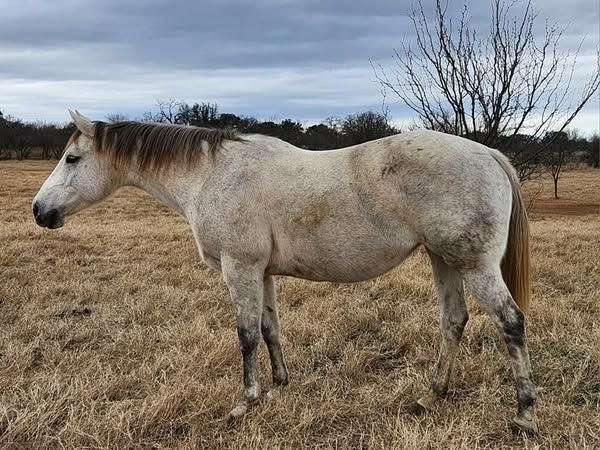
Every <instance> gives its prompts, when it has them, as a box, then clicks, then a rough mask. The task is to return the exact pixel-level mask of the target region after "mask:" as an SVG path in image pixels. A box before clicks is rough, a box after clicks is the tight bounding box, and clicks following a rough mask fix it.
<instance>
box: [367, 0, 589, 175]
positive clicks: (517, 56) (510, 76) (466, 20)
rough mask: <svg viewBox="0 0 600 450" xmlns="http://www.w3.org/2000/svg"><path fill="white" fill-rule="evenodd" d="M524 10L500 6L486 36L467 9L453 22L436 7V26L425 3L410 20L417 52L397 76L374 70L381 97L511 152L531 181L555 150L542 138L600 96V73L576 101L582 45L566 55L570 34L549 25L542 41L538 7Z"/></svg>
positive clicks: (398, 60)
mask: <svg viewBox="0 0 600 450" xmlns="http://www.w3.org/2000/svg"><path fill="white" fill-rule="evenodd" d="M518 9H519V8H518V6H517V3H516V2H515V1H511V0H493V1H492V12H491V21H490V29H489V31H488V32H487V33H486V34H481V33H480V32H479V31H478V30H477V29H476V27H474V26H472V24H471V21H470V15H469V12H468V8H467V6H465V7H464V9H463V10H462V14H460V15H459V16H458V18H456V19H454V20H453V18H452V17H450V15H449V14H448V3H447V2H445V1H443V0H436V4H435V15H434V17H433V20H431V19H430V18H428V17H427V15H426V12H425V8H424V7H423V4H422V3H421V1H418V3H416V5H415V7H414V8H413V10H412V12H411V14H410V19H411V21H412V25H413V28H414V32H415V43H414V45H412V46H411V45H410V44H403V45H402V47H401V49H400V50H395V66H394V68H393V69H391V70H386V69H384V68H383V67H382V66H375V65H373V69H374V71H375V75H376V77H377V80H378V81H379V83H380V85H381V87H382V90H383V91H384V92H387V91H391V92H393V93H394V94H395V95H396V96H397V97H398V98H399V99H400V100H401V102H403V103H404V104H405V105H406V106H408V107H409V108H410V109H412V110H413V111H414V112H415V113H416V114H417V115H418V117H419V119H420V120H421V121H422V123H423V125H424V126H425V127H427V128H430V129H435V130H439V131H443V132H446V133H452V134H457V135H460V136H465V137H468V138H470V139H473V140H475V141H478V142H481V143H483V144H485V145H488V146H491V147H495V148H498V149H500V150H502V151H504V152H505V153H507V154H508V155H509V156H510V157H511V158H512V160H513V164H514V165H515V167H516V168H517V170H518V172H519V176H520V178H521V179H522V180H524V179H527V178H529V177H530V176H531V175H532V174H533V173H534V172H535V171H536V170H537V167H538V163H539V162H540V156H541V155H542V153H543V152H544V150H545V149H547V148H548V146H549V145H551V142H548V141H546V140H544V142H543V144H542V145H540V142H541V141H542V140H543V139H542V138H543V137H544V136H545V135H546V133H547V132H549V131H558V132H560V131H563V130H564V129H565V128H566V127H567V126H568V125H569V124H570V123H571V121H572V120H573V119H574V118H575V116H576V115H577V114H578V113H579V111H581V109H582V108H583V106H584V105H585V104H586V103H587V102H588V100H589V99H590V98H591V97H592V96H593V95H594V93H595V92H596V91H597V90H598V87H599V85H600V72H599V71H598V69H597V68H595V70H594V72H593V73H592V74H591V76H590V78H589V79H588V80H587V82H586V83H585V85H584V86H583V88H582V89H581V91H580V94H579V95H574V94H573V93H572V91H573V89H574V84H575V83H574V70H575V68H576V62H577V57H578V55H579V53H580V49H581V44H580V46H579V47H578V48H577V49H575V50H573V51H561V50H560V48H559V47H560V46H559V44H560V41H561V38H562V36H563V33H564V28H561V27H559V26H558V25H557V24H556V23H553V22H550V21H549V20H546V21H545V28H544V33H543V36H542V37H541V39H538V38H537V37H536V32H535V24H536V20H537V19H538V16H537V14H536V13H534V12H533V11H532V8H531V2H530V1H528V2H526V3H525V4H524V7H523V9H522V10H521V11H518Z"/></svg>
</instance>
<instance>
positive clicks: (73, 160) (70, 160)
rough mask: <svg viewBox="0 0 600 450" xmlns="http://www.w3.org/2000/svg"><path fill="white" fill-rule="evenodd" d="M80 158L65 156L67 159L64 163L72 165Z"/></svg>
mask: <svg viewBox="0 0 600 450" xmlns="http://www.w3.org/2000/svg"><path fill="white" fill-rule="evenodd" d="M80 158H81V156H75V155H67V159H66V160H65V161H66V162H67V164H73V163H76V162H77V161H79V159H80Z"/></svg>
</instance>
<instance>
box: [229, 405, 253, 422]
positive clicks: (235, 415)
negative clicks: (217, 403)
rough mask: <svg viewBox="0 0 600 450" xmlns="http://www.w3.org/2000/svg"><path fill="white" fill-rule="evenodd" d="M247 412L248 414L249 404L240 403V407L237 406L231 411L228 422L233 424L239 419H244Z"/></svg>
mask: <svg viewBox="0 0 600 450" xmlns="http://www.w3.org/2000/svg"><path fill="white" fill-rule="evenodd" d="M247 412H248V404H246V403H240V404H239V405H237V406H236V407H235V408H233V409H232V410H231V411H230V413H229V415H228V416H227V421H228V422H229V423H233V422H235V421H236V420H237V419H239V418H240V417H242V416H243V415H244V414H246V413H247Z"/></svg>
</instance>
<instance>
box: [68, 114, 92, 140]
mask: <svg viewBox="0 0 600 450" xmlns="http://www.w3.org/2000/svg"><path fill="white" fill-rule="evenodd" d="M69 114H70V115H71V119H73V123H74V124H75V126H76V127H77V128H78V129H79V131H81V132H82V133H83V134H85V135H86V136H88V137H94V122H92V121H91V120H90V119H88V118H87V117H85V116H84V115H82V114H81V113H80V112H79V111H77V110H75V111H71V110H69Z"/></svg>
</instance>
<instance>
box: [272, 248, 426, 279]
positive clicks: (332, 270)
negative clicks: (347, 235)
mask: <svg viewBox="0 0 600 450" xmlns="http://www.w3.org/2000/svg"><path fill="white" fill-rule="evenodd" d="M417 246H418V243H417V242H407V243H404V244H403V245H393V246H391V245H386V243H383V242H382V243H379V245H374V244H373V243H369V242H364V241H363V242H357V241H354V242H347V243H341V244H339V245H331V246H327V245H323V244H322V243H321V244H319V245H306V246H305V247H303V248H301V249H296V251H294V252H293V253H292V254H290V255H288V257H287V258H284V259H280V260H279V261H278V262H276V264H274V265H273V266H272V267H271V268H270V269H269V272H270V273H272V274H274V275H288V276H293V277H297V278H304V279H307V280H314V281H332V282H354V281H364V280H368V279H371V278H375V277H377V276H379V275H382V274H384V273H385V272H387V271H389V270H391V269H393V268H394V267H396V266H397V265H398V264H400V263H401V262H402V261H404V260H405V259H406V258H407V257H408V256H409V255H410V254H411V253H412V252H413V250H414V249H415V248H416V247H417Z"/></svg>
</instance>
